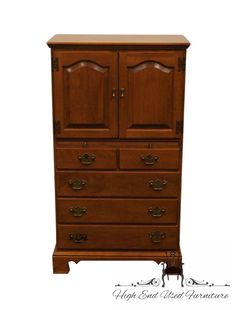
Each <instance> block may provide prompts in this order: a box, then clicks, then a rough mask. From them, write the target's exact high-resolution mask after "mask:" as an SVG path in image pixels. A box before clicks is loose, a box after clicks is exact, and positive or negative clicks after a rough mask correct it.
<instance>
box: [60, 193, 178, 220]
mask: <svg viewBox="0 0 236 310" xmlns="http://www.w3.org/2000/svg"><path fill="white" fill-rule="evenodd" d="M177 220H178V200H177V199H91V198H90V199H89V198H88V199H82V198H81V199H69V198H58V199H57V222H58V223H101V224H102V223H113V224H116V223H117V224H118V223H119V224H122V223H123V224H126V223H127V224H128V223H130V224H131V223H134V224H135V223H136V224H138V223H143V224H154V223H163V224H176V223H177Z"/></svg>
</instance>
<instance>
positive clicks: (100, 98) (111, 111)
mask: <svg viewBox="0 0 236 310" xmlns="http://www.w3.org/2000/svg"><path fill="white" fill-rule="evenodd" d="M54 57H57V58H58V61H59V62H60V70H59V71H56V72H55V74H54V95H55V118H56V119H57V121H59V122H60V124H61V125H60V126H61V128H60V132H58V134H57V136H58V137H59V136H60V137H87V138H101V137H103V138H108V137H110V138H112V137H116V135H117V127H118V124H117V121H116V115H117V111H118V109H117V98H116V97H113V95H112V89H113V88H114V89H116V88H117V84H118V82H117V53H116V52H110V51H96V52H91V51H86V52H82V51H76V52H74V51H65V52H60V51H57V52H55V53H54Z"/></svg>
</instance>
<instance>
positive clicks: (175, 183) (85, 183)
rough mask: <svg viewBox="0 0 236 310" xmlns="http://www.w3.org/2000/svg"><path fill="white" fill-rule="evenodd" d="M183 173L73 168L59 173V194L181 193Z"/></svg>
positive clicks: (133, 195)
mask: <svg viewBox="0 0 236 310" xmlns="http://www.w3.org/2000/svg"><path fill="white" fill-rule="evenodd" d="M179 177H180V175H179V173H174V172H165V173H160V172H158V173H157V172H150V171H149V172H128V171H127V172H124V171H123V172H120V171H116V172H111V171H106V172H94V171H86V172H71V171H61V172H57V173H56V184H57V195H58V196H68V197H69V196H70V197H122V198H124V197H128V198H130V197H148V198H154V197H155V198H158V197H165V198H167V197H173V198H174V197H178V194H179V179H180V178H179Z"/></svg>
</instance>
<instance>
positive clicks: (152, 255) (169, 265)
mask: <svg viewBox="0 0 236 310" xmlns="http://www.w3.org/2000/svg"><path fill="white" fill-rule="evenodd" d="M81 260H152V261H155V262H156V263H157V264H159V263H162V262H163V263H166V268H165V274H166V275H168V274H181V271H182V255H181V251H180V249H174V250H169V251H142V250H140V251H102V250H89V251H84V250H81V251H72V250H71V251H69V250H60V249H57V248H55V250H54V252H53V273H59V274H60V273H62V274H63V273H64V274H66V273H68V272H69V271H70V267H69V262H70V261H73V262H75V263H78V262H79V261H81ZM168 270H170V271H171V272H170V273H168ZM174 270H176V273H174V272H173V271H174Z"/></svg>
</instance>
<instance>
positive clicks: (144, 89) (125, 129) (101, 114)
mask: <svg viewBox="0 0 236 310" xmlns="http://www.w3.org/2000/svg"><path fill="white" fill-rule="evenodd" d="M48 45H49V46H50V47H51V48H52V71H53V74H52V77H53V102H54V107H53V109H54V114H53V115H54V122H55V136H56V137H58V138H122V139H125V138H137V139H138V138H145V139H146V138H152V139H155V138H176V137H180V136H181V134H182V127H183V126H182V124H183V122H182V120H183V103H184V77H185V54H186V48H187V47H188V46H189V42H188V41H187V40H186V39H185V38H184V37H183V36H155V35H154V36H152V35H151V36H128V35H127V36H102V35H101V36H81V35H66V36H65V35H56V36H54V37H53V38H52V39H51V40H50V41H48Z"/></svg>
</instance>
